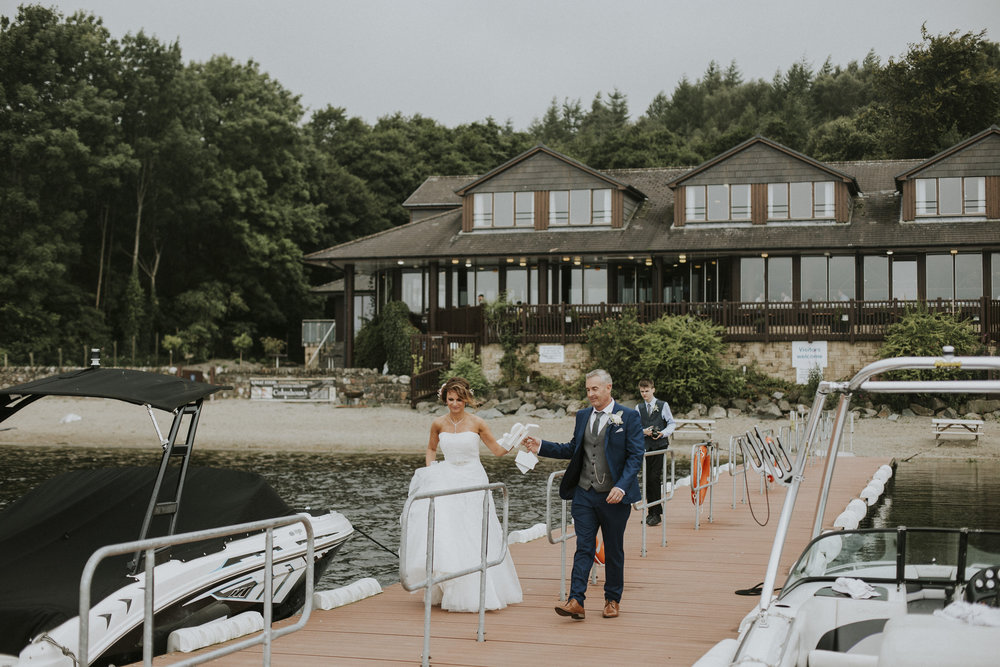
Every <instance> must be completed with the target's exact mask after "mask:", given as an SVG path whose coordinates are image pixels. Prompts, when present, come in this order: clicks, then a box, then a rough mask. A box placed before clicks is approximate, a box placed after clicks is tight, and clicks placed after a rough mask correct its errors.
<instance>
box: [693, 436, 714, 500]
mask: <svg viewBox="0 0 1000 667" xmlns="http://www.w3.org/2000/svg"><path fill="white" fill-rule="evenodd" d="M695 457H696V458H697V460H699V461H701V480H700V481H699V482H698V487H699V488H698V490H697V491H695V488H694V487H695V484H694V471H695V461H691V480H692V482H691V502H692V503H693V504H695V505H701V504H702V503H704V502H705V494H707V493H708V478H709V477H710V475H711V472H712V458H711V457H710V456H709V455H708V447H706V446H705V445H702V446H701V447H699V448H698V450H697V452H696V453H695Z"/></svg>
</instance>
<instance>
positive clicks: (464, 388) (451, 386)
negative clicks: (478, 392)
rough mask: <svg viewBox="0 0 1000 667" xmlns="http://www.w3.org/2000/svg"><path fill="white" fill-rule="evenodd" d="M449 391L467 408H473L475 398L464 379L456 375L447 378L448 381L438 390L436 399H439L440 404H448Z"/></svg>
mask: <svg viewBox="0 0 1000 667" xmlns="http://www.w3.org/2000/svg"><path fill="white" fill-rule="evenodd" d="M449 391H453V392H455V395H456V396H458V400H460V401H463V402H464V403H465V405H466V406H467V407H475V405H476V397H475V396H474V395H473V394H472V387H470V386H469V381H468V380H466V379H465V378H462V377H458V376H457V375H456V376H454V377H451V378H448V381H447V382H445V383H444V384H443V385H441V388H440V389H439V390H438V398H440V399H441V402H442V403H447V402H448V392H449Z"/></svg>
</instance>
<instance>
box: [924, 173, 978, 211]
mask: <svg viewBox="0 0 1000 667" xmlns="http://www.w3.org/2000/svg"><path fill="white" fill-rule="evenodd" d="M916 193H917V197H916V204H917V215H925V216H930V215H985V213H986V179H985V178H984V177H982V176H975V177H970V178H918V179H916Z"/></svg>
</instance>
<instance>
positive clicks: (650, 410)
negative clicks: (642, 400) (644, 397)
mask: <svg viewBox="0 0 1000 667" xmlns="http://www.w3.org/2000/svg"><path fill="white" fill-rule="evenodd" d="M646 412H647V414H649V416H650V417H652V416H653V413H655V412H656V403H647V404H646Z"/></svg>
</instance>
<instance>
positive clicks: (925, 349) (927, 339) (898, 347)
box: [879, 307, 984, 409]
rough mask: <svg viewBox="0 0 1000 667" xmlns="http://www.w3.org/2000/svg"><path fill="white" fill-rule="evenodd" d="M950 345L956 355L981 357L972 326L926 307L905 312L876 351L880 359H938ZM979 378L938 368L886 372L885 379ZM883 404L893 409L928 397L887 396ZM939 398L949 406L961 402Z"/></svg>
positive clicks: (945, 396) (972, 373) (956, 397)
mask: <svg viewBox="0 0 1000 667" xmlns="http://www.w3.org/2000/svg"><path fill="white" fill-rule="evenodd" d="M945 345H951V346H952V347H954V348H955V355H956V356H972V355H977V354H982V353H983V351H984V347H983V344H982V343H981V342H980V340H979V335H978V334H977V333H976V331H975V329H973V328H972V325H971V324H969V323H968V322H966V321H964V320H963V319H961V318H959V317H957V316H955V315H952V314H951V313H941V312H938V313H932V312H930V311H928V310H927V309H926V308H922V307H921V308H915V309H913V310H910V311H908V312H907V313H906V314H905V315H903V317H902V318H900V320H899V321H898V322H895V323H894V324H891V325H890V326H889V328H888V329H887V330H886V334H885V342H884V343H883V344H882V348H881V349H880V350H879V355H880V357H881V358H882V359H889V358H892V357H939V356H941V351H942V348H943V347H944V346H945ZM977 375H981V373H978V374H977V372H975V371H962V370H960V369H957V368H939V369H934V370H930V369H928V370H906V371H894V372H892V373H887V374H886V377H887V379H889V380H931V379H934V380H952V379H971V378H974V377H977ZM884 398H885V402H886V403H888V404H889V405H891V406H893V407H894V408H896V409H900V408H903V407H906V406H908V405H909V404H910V403H911V402H917V403H922V402H926V400H927V399H928V398H929V394H909V395H907V396H900V395H898V394H896V395H887V396H885V397H884ZM940 398H941V399H942V400H943V401H945V403H948V404H949V405H952V406H955V405H957V404H958V403H959V402H960V401H961V400H962V398H961V396H960V395H957V394H943V395H941V396H940Z"/></svg>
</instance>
